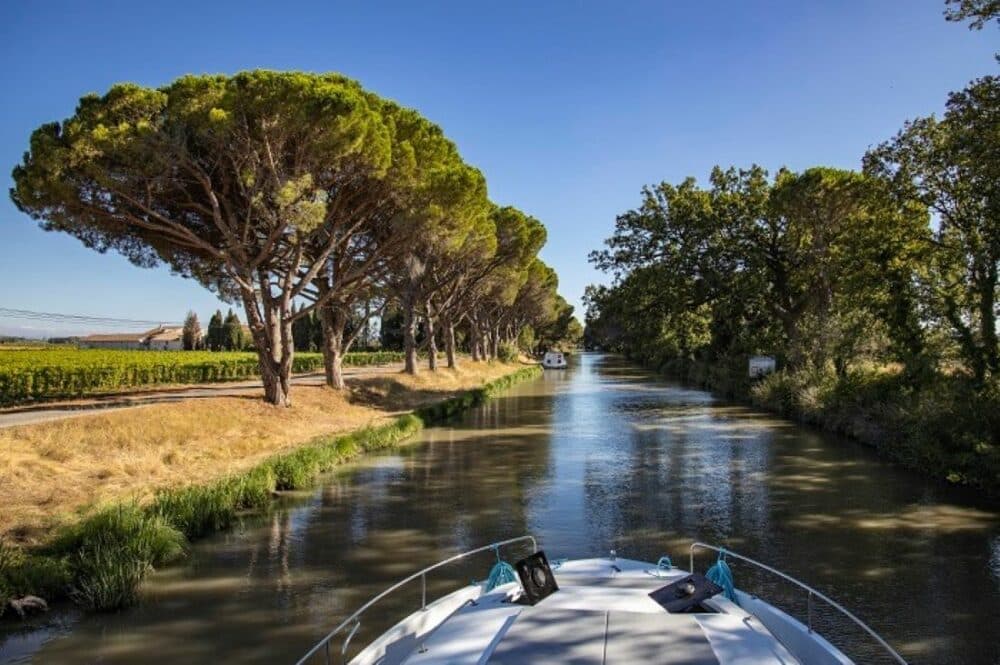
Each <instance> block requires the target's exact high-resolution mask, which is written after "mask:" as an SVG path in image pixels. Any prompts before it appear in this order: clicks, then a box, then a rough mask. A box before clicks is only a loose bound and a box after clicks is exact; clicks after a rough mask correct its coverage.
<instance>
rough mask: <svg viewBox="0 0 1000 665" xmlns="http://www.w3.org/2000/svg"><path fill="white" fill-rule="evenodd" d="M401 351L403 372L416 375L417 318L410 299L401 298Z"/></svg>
mask: <svg viewBox="0 0 1000 665" xmlns="http://www.w3.org/2000/svg"><path fill="white" fill-rule="evenodd" d="M403 349H404V350H405V351H406V360H405V365H404V368H403V371H405V372H406V373H407V374H416V373H417V317H416V313H415V312H414V306H413V299H412V297H404V298H403Z"/></svg>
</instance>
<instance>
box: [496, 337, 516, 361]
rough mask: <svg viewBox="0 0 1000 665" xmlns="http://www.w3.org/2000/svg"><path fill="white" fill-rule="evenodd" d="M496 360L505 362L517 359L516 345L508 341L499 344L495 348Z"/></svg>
mask: <svg viewBox="0 0 1000 665" xmlns="http://www.w3.org/2000/svg"><path fill="white" fill-rule="evenodd" d="M497 360H500V361H501V362H505V363H510V362H514V361H515V360H517V346H516V345H515V344H511V343H509V342H505V343H503V344H501V345H500V346H499V347H498V348H497Z"/></svg>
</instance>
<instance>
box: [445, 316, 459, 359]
mask: <svg viewBox="0 0 1000 665" xmlns="http://www.w3.org/2000/svg"><path fill="white" fill-rule="evenodd" d="M444 352H445V355H446V356H447V357H448V369H455V368H456V367H458V359H457V358H456V357H455V324H454V323H453V322H452V320H451V319H450V318H446V319H445V320H444Z"/></svg>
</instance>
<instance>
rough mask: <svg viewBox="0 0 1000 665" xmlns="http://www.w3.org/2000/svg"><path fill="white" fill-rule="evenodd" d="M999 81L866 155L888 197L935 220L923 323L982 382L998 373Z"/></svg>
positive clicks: (978, 87) (953, 100)
mask: <svg viewBox="0 0 1000 665" xmlns="http://www.w3.org/2000/svg"><path fill="white" fill-rule="evenodd" d="M998 114H1000V78H998V77H994V76H987V77H984V78H981V79H978V80H976V81H973V82H972V83H971V84H970V85H969V86H968V87H966V88H965V89H964V90H962V91H960V92H955V93H952V94H951V95H950V96H949V98H948V105H947V111H946V112H945V114H944V118H942V119H941V120H938V119H936V118H934V117H929V118H918V119H916V120H913V121H911V122H908V123H906V125H905V126H904V127H903V129H902V131H900V132H899V133H898V134H897V135H896V136H895V137H894V138H893V139H891V140H889V141H886V142H885V143H883V144H881V145H879V146H876V147H875V148H873V149H872V150H870V151H869V152H868V153H867V154H866V155H865V160H864V163H865V170H866V171H867V172H868V173H870V174H872V175H873V176H874V177H877V178H879V179H880V180H881V181H882V182H883V183H884V185H885V187H886V189H887V190H888V191H889V192H890V193H891V195H892V196H894V197H896V198H897V199H899V200H901V201H904V202H906V203H908V204H910V205H923V206H926V207H928V208H930V209H932V210H934V212H935V214H936V216H937V217H938V224H937V228H936V229H934V232H933V235H934V251H933V252H932V253H930V255H929V257H928V258H929V261H928V265H927V275H926V277H925V279H924V280H923V281H924V289H925V291H926V292H927V296H926V298H925V299H924V300H925V302H926V305H925V306H926V310H927V318H928V319H929V321H930V322H931V323H933V324H935V325H943V326H946V327H947V328H948V329H950V332H951V335H952V336H953V338H954V340H955V341H956V342H957V347H958V349H959V351H960V353H961V355H962V359H963V361H964V363H965V365H966V366H967V367H968V368H969V370H971V371H972V373H973V374H974V375H975V377H976V380H977V381H979V382H980V383H981V382H983V381H984V380H985V378H986V376H987V375H988V374H998V373H1000V339H998V337H1000V336H998V333H997V319H998V317H1000V297H998V294H1000V214H998V213H997V211H998V210H1000V185H998V183H1000V159H998V158H997V155H998V154H1000V131H998V130H997V117H998Z"/></svg>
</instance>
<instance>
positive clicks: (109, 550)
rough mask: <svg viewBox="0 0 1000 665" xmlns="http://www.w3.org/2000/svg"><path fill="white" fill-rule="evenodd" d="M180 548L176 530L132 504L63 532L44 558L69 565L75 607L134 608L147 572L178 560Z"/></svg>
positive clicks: (182, 544)
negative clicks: (61, 560)
mask: <svg viewBox="0 0 1000 665" xmlns="http://www.w3.org/2000/svg"><path fill="white" fill-rule="evenodd" d="M184 548H185V540H184V535H183V534H182V533H181V532H180V531H178V530H177V529H175V528H174V527H172V526H170V525H169V524H168V523H167V522H166V521H165V520H164V519H163V518H162V517H161V516H159V515H156V514H151V513H150V512H149V511H147V510H144V509H143V508H140V507H139V506H138V505H137V504H135V503H131V504H123V505H119V506H114V507H110V508H106V509H104V510H101V511H100V512H98V513H96V514H94V515H92V516H90V517H88V518H86V519H84V520H83V521H82V522H80V523H79V524H76V525H74V526H72V527H69V528H66V529H65V530H64V531H63V532H62V533H60V534H59V535H58V536H57V537H56V539H55V541H54V542H53V543H52V544H51V546H50V547H49V548H47V550H48V551H47V553H48V554H49V555H50V556H56V557H60V558H64V559H65V560H66V561H67V565H68V567H69V570H70V573H71V579H70V582H69V596H70V598H72V599H73V600H74V602H76V603H78V604H79V605H81V606H82V607H85V608H87V609H91V610H114V609H119V608H121V607H125V606H127V605H130V604H132V603H134V602H135V599H136V597H137V594H138V589H139V583H140V582H141V581H142V579H143V577H144V576H145V575H146V573H147V572H148V571H150V570H152V569H153V568H154V567H155V566H160V565H163V564H165V563H169V562H170V561H173V560H174V559H176V558H178V557H180V556H181V555H182V554H183V553H184Z"/></svg>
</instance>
